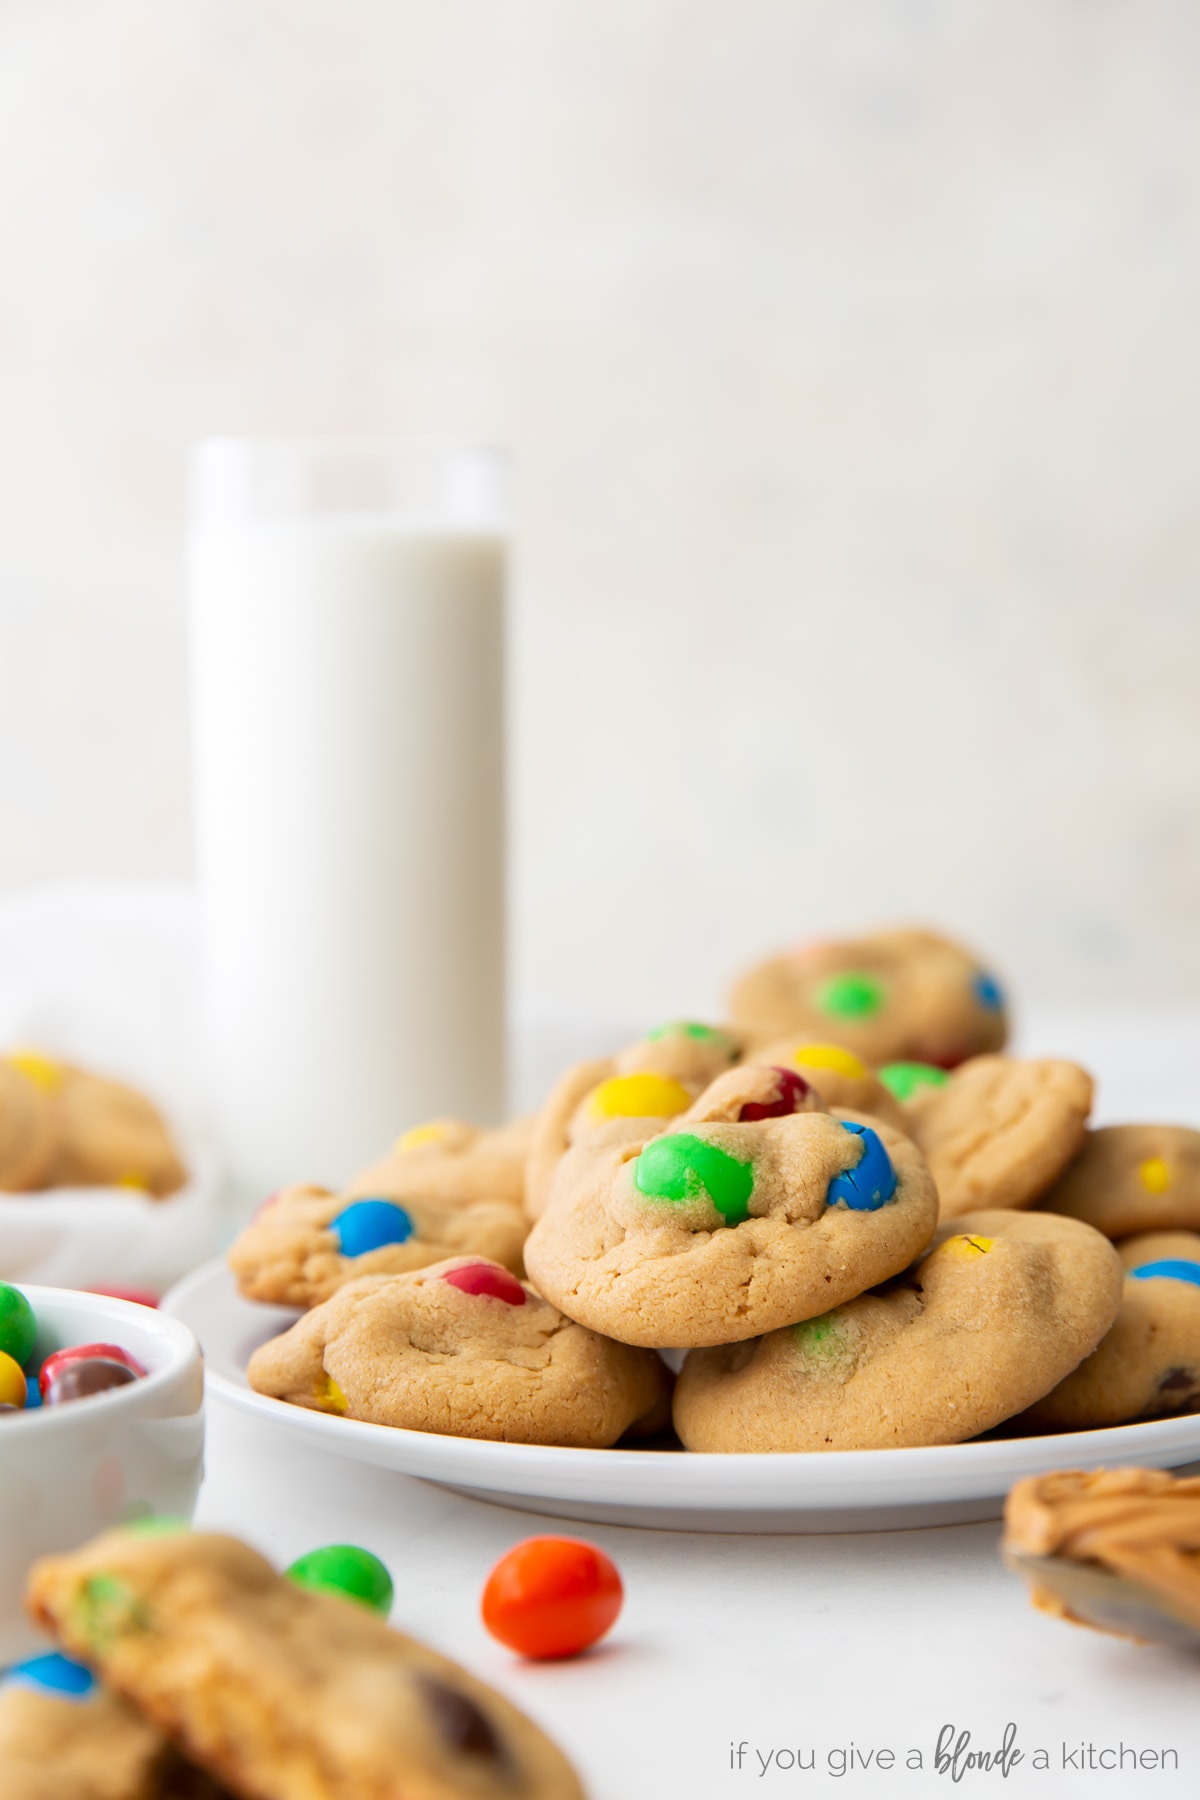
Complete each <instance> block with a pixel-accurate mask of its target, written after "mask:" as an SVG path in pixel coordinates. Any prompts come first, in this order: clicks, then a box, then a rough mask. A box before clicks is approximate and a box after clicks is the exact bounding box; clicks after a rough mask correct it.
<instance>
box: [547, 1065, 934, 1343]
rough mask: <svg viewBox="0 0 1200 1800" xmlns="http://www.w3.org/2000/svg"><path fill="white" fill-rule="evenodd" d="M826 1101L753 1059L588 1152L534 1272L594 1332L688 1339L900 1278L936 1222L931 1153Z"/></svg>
mask: <svg viewBox="0 0 1200 1800" xmlns="http://www.w3.org/2000/svg"><path fill="white" fill-rule="evenodd" d="M785 1073H786V1072H785ZM817 1104H818V1103H817V1102H816V1100H815V1096H814V1094H813V1092H812V1090H811V1089H807V1088H805V1090H804V1092H803V1093H802V1094H799V1095H798V1094H797V1093H795V1092H793V1091H790V1090H788V1091H782V1092H781V1075H780V1071H778V1070H776V1069H772V1068H768V1067H765V1066H759V1065H747V1066H746V1067H745V1068H743V1069H732V1070H730V1071H729V1072H728V1073H727V1074H725V1075H722V1076H721V1077H720V1078H719V1079H718V1080H716V1081H714V1082H713V1083H712V1085H711V1087H709V1088H707V1089H706V1090H705V1092H704V1093H703V1094H702V1095H701V1096H700V1098H699V1099H698V1100H697V1101H696V1102H695V1104H694V1105H693V1106H692V1107H691V1108H690V1109H689V1110H688V1111H687V1112H686V1113H682V1114H681V1115H680V1116H679V1118H678V1119H674V1120H672V1121H671V1123H670V1128H669V1129H668V1130H666V1131H662V1130H658V1131H652V1132H650V1133H648V1134H647V1135H646V1136H645V1137H643V1138H639V1139H635V1140H634V1141H633V1142H608V1141H605V1140H604V1139H603V1138H602V1136H601V1134H596V1135H595V1136H593V1137H590V1138H587V1139H585V1140H584V1141H583V1142H581V1143H579V1144H577V1145H575V1146H574V1148H573V1149H571V1150H570V1151H569V1152H568V1153H567V1155H566V1156H565V1157H564V1158H563V1160H562V1163H561V1165H560V1168H559V1172H558V1175H557V1176H556V1178H555V1183H554V1191H553V1195H552V1198H551V1201H550V1205H549V1206H548V1207H547V1209H546V1211H545V1212H544V1213H543V1215H542V1217H541V1218H540V1219H539V1220H538V1222H537V1223H536V1224H535V1225H534V1227H533V1230H532V1232H531V1233H530V1236H529V1239H528V1242H527V1243H526V1246H525V1259H526V1266H527V1267H528V1269H529V1274H530V1278H531V1280H532V1281H533V1282H534V1283H535V1285H536V1286H537V1287H538V1288H539V1290H540V1291H541V1292H542V1293H544V1294H545V1295H546V1296H547V1298H548V1299H550V1300H552V1301H553V1303H554V1304H555V1305H556V1306H558V1307H559V1308H560V1309H561V1310H562V1311H563V1312H565V1313H566V1314H567V1316H568V1318H572V1319H578V1320H579V1322H580V1323H581V1324H583V1325H588V1326H590V1327H591V1328H592V1330H594V1331H602V1332H604V1333H605V1334H606V1335H607V1336H609V1337H614V1338H617V1339H619V1340H620V1341H621V1342H623V1343H628V1344H647V1345H657V1346H678V1347H680V1348H687V1347H690V1346H693V1345H701V1344H728V1343H733V1342H735V1341H737V1340H740V1339H742V1338H748V1337H757V1336H758V1335H759V1334H760V1333H761V1332H763V1331H772V1330H774V1329H775V1328H776V1326H779V1325H791V1324H795V1323H796V1322H797V1321H798V1320H799V1319H804V1318H811V1317H812V1316H813V1315H815V1314H816V1313H821V1312H827V1311H828V1310H829V1307H830V1306H831V1305H836V1304H837V1303H838V1302H839V1301H841V1300H844V1299H849V1298H850V1297H851V1295H853V1294H858V1293H861V1292H862V1291H863V1289H864V1288H867V1287H871V1286H874V1285H875V1284H876V1283H877V1282H880V1281H883V1280H886V1278H887V1277H888V1276H889V1275H894V1274H896V1273H898V1271H899V1270H901V1269H903V1268H905V1267H906V1266H907V1265H908V1263H910V1262H911V1261H912V1259H913V1257H914V1256H917V1255H919V1253H920V1251H921V1250H922V1249H923V1248H924V1246H925V1245H926V1244H927V1243H928V1241H929V1238H930V1236H931V1235H932V1232H933V1228H934V1223H935V1219H936V1212H937V1196H936V1193H935V1191H934V1186H933V1181H932V1179H931V1177H930V1174H929V1171H928V1169H927V1168H926V1166H925V1163H924V1161H923V1159H922V1157H921V1155H920V1152H919V1151H918V1150H917V1149H916V1147H915V1146H914V1145H913V1144H912V1143H910V1142H909V1140H908V1139H907V1138H905V1137H902V1136H901V1135H900V1133H899V1132H895V1131H893V1130H892V1129H891V1128H890V1127H889V1126H887V1125H885V1124H884V1123H883V1121H882V1120H880V1119H875V1120H862V1121H857V1120H852V1119H848V1118H847V1119H845V1120H843V1119H840V1118H837V1117H835V1116H834V1115H832V1114H831V1113H828V1112H826V1111H824V1110H823V1109H821V1110H814V1107H815V1106H816V1105H817ZM798 1105H799V1106H802V1107H803V1108H804V1109H805V1110H802V1111H797V1110H793V1109H794V1108H795V1107H796V1106H798ZM785 1109H786V1110H785Z"/></svg>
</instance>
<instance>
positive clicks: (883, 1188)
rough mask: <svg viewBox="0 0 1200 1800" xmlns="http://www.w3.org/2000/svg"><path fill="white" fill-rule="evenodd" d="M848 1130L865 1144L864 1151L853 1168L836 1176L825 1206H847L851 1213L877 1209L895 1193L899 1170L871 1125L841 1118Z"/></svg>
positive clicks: (844, 1128) (830, 1185)
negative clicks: (894, 1166)
mask: <svg viewBox="0 0 1200 1800" xmlns="http://www.w3.org/2000/svg"><path fill="white" fill-rule="evenodd" d="M841 1123H842V1128H843V1130H845V1131H849V1132H852V1133H853V1135H854V1136H855V1137H857V1138H858V1139H859V1140H860V1141H861V1143H862V1154H861V1156H860V1157H859V1159H858V1161H857V1162H856V1163H855V1165H854V1167H853V1168H852V1169H843V1170H842V1172H841V1174H840V1175H835V1176H834V1178H833V1180H832V1181H831V1182H830V1184H829V1188H828V1191H827V1192H826V1195H825V1204H826V1206H848V1207H849V1208H850V1209H851V1211H852V1212H877V1211H878V1210H879V1208H880V1207H881V1206H886V1205H887V1202H888V1201H889V1200H890V1199H891V1198H892V1196H893V1194H894V1193H895V1192H896V1171H895V1169H894V1168H893V1167H892V1159H891V1157H890V1156H889V1155H888V1153H887V1151H886V1150H885V1149H884V1147H883V1145H882V1143H881V1142H880V1141H879V1137H878V1134H877V1133H876V1132H874V1131H872V1130H871V1127H870V1126H869V1125H852V1124H851V1123H850V1122H849V1120H847V1119H843V1120H842V1121H841Z"/></svg>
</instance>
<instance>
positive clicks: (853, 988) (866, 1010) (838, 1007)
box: [817, 971, 887, 1019]
mask: <svg viewBox="0 0 1200 1800" xmlns="http://www.w3.org/2000/svg"><path fill="white" fill-rule="evenodd" d="M886 998H887V989H886V988H885V986H884V984H883V982H882V981H880V980H879V979H878V977H877V976H875V975H866V974H861V973H858V972H854V971H847V973H846V974H844V975H834V976H832V977H831V978H830V979H829V980H828V981H825V982H822V984H821V986H820V988H819V989H818V990H817V1005H818V1006H819V1007H820V1009H821V1011H822V1012H823V1013H828V1015H829V1016H830V1018H833V1019H870V1018H873V1017H874V1016H875V1014H876V1013H877V1012H878V1011H879V1009H880V1007H881V1006H882V1005H883V1003H884V1001H885V1000H886Z"/></svg>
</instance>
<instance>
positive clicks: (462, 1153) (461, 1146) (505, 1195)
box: [342, 1118, 533, 1206]
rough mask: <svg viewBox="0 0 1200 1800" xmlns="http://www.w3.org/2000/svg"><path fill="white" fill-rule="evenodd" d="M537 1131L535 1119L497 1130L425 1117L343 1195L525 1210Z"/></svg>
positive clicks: (348, 1185) (350, 1183)
mask: <svg viewBox="0 0 1200 1800" xmlns="http://www.w3.org/2000/svg"><path fill="white" fill-rule="evenodd" d="M532 1129H533V1121H532V1119H513V1120H512V1121H511V1122H510V1123H509V1124H507V1125H501V1126H498V1127H497V1128H496V1129H494V1130H484V1129H482V1128H481V1127H479V1126H477V1125H469V1124H468V1123H467V1121H466V1120H465V1119H452V1118H440V1119H423V1120H421V1121H420V1122H419V1123H417V1124H415V1125H410V1126H409V1127H408V1128H407V1130H405V1131H402V1132H401V1133H400V1136H399V1137H398V1138H397V1139H396V1141H395V1143H394V1144H392V1145H391V1147H390V1148H389V1149H388V1150H386V1151H385V1152H384V1153H383V1155H382V1156H378V1157H376V1158H375V1159H374V1161H373V1162H370V1163H368V1164H367V1165H366V1167H365V1168H363V1169H360V1170H359V1171H358V1172H357V1174H356V1175H354V1176H353V1177H352V1178H351V1179H350V1180H349V1181H348V1182H347V1183H346V1185H345V1187H344V1188H343V1189H342V1192H343V1193H344V1194H345V1195H346V1197H347V1199H350V1200H358V1199H363V1198H368V1199H369V1198H371V1197H373V1196H375V1195H380V1196H382V1197H383V1198H384V1199H387V1200H399V1201H401V1202H403V1201H406V1200H416V1201H418V1202H420V1201H422V1200H428V1201H431V1202H433V1204H435V1205H437V1206H473V1205H474V1204H475V1203H476V1202H477V1201H479V1200H506V1201H508V1203H509V1204H510V1205H512V1206H521V1205H523V1204H524V1200H525V1162H526V1159H527V1157H528V1155H529V1139H530V1134H531V1132H532Z"/></svg>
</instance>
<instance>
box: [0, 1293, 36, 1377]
mask: <svg viewBox="0 0 1200 1800" xmlns="http://www.w3.org/2000/svg"><path fill="white" fill-rule="evenodd" d="M36 1337H37V1320H36V1319H35V1318H34V1316H33V1308H32V1306H30V1304H29V1302H28V1300H27V1299H26V1298H25V1296H24V1294H23V1293H22V1292H21V1290H20V1288H15V1287H9V1285H8V1283H7V1282H0V1350H2V1351H3V1352H4V1354H5V1356H11V1357H12V1359H13V1361H14V1362H16V1363H22V1364H24V1363H27V1362H28V1361H29V1358H30V1357H31V1356H32V1355H33V1344H34V1339H35V1338H36Z"/></svg>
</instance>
